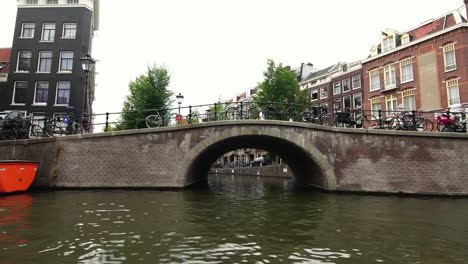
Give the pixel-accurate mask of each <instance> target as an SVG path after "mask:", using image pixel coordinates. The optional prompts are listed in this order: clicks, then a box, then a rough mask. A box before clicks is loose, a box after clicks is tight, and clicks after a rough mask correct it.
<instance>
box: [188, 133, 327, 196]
mask: <svg viewBox="0 0 468 264" xmlns="http://www.w3.org/2000/svg"><path fill="white" fill-rule="evenodd" d="M245 148H249V149H262V150H264V151H267V152H270V153H274V154H275V155H277V156H278V157H280V158H281V159H282V160H283V161H284V163H286V164H287V165H288V166H289V168H290V170H291V172H292V174H293V175H294V176H293V179H292V180H291V183H290V184H291V185H293V186H295V187H306V186H314V187H316V188H321V189H325V188H326V186H327V178H326V177H325V176H324V171H323V169H322V168H321V167H320V166H319V165H318V164H319V161H317V160H315V159H314V157H312V156H311V154H310V152H308V151H307V150H305V149H303V148H302V147H301V146H298V145H296V144H293V143H291V142H290V141H288V140H285V139H281V138H277V137H272V136H264V135H248V136H237V137H231V138H228V139H224V140H221V141H219V142H217V143H215V144H212V145H210V146H208V147H207V148H206V149H204V150H203V151H202V152H201V153H200V154H199V155H198V156H197V157H196V158H195V159H194V160H193V162H192V164H191V166H190V169H189V172H188V173H189V175H187V176H188V177H189V178H191V179H194V182H195V183H196V184H194V185H193V186H197V187H200V186H207V185H208V176H209V172H210V168H211V167H212V166H213V164H214V163H215V162H216V160H218V159H219V157H221V156H222V155H223V154H225V153H228V152H230V151H234V150H237V149H245Z"/></svg>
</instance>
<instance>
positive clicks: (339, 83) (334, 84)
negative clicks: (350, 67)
mask: <svg viewBox="0 0 468 264" xmlns="http://www.w3.org/2000/svg"><path fill="white" fill-rule="evenodd" d="M336 84H338V86H337V87H336ZM335 88H339V91H338V92H337V93H335V92H336V90H335ZM337 94H341V82H335V83H333V95H337Z"/></svg>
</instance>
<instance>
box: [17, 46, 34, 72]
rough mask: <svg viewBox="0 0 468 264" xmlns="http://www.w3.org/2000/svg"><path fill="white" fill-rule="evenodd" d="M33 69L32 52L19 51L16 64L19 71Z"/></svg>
mask: <svg viewBox="0 0 468 264" xmlns="http://www.w3.org/2000/svg"><path fill="white" fill-rule="evenodd" d="M30 69H31V52H30V51H20V52H18V63H17V65H16V71H17V72H29V70H30Z"/></svg>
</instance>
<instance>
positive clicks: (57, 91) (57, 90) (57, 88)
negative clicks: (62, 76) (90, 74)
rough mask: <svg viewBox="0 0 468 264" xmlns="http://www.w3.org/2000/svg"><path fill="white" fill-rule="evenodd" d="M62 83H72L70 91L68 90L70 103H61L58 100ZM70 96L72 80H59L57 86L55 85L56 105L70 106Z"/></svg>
mask: <svg viewBox="0 0 468 264" xmlns="http://www.w3.org/2000/svg"><path fill="white" fill-rule="evenodd" d="M60 83H68V84H70V86H69V89H68V91H69V92H68V103H67V104H59V103H58V102H57V100H58V95H59V84H60ZM70 98H71V82H69V81H58V82H57V85H56V87H55V101H54V102H55V105H54V106H68V105H70Z"/></svg>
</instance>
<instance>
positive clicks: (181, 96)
mask: <svg viewBox="0 0 468 264" xmlns="http://www.w3.org/2000/svg"><path fill="white" fill-rule="evenodd" d="M176 99H177V104H178V105H179V115H180V105H182V100H184V96H183V95H182V94H181V93H179V94H178V95H176Z"/></svg>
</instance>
